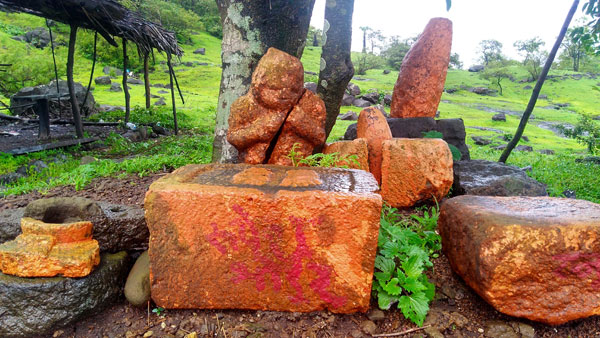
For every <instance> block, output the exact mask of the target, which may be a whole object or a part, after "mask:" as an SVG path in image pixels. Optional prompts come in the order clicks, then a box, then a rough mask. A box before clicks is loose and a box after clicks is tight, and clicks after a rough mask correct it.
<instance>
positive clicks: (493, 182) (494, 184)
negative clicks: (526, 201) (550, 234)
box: [452, 160, 548, 196]
mask: <svg viewBox="0 0 600 338" xmlns="http://www.w3.org/2000/svg"><path fill="white" fill-rule="evenodd" d="M452 192H453V194H455V195H463V194H465V195H480V196H547V195H548V193H547V192H546V186H545V185H543V184H542V183H539V182H538V181H536V180H534V179H533V178H530V177H529V176H527V173H525V172H524V171H523V170H521V169H519V168H518V167H515V166H509V165H506V164H504V163H500V162H492V161H486V160H471V161H459V162H455V163H454V185H453V186H452Z"/></svg>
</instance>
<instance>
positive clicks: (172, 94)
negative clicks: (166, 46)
mask: <svg viewBox="0 0 600 338" xmlns="http://www.w3.org/2000/svg"><path fill="white" fill-rule="evenodd" d="M167 65H168V66H169V79H170V80H171V104H172V105H173V125H174V126H175V135H177V133H178V132H179V128H178V127H177V107H176V105H175V89H174V88H173V74H174V73H175V72H174V71H173V66H172V65H171V54H169V53H167Z"/></svg>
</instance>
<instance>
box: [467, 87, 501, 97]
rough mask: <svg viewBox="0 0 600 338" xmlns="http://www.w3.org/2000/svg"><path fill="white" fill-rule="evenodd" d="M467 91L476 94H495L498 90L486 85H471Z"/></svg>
mask: <svg viewBox="0 0 600 338" xmlns="http://www.w3.org/2000/svg"><path fill="white" fill-rule="evenodd" d="M469 91H471V92H473V93H475V94H478V95H488V96H489V95H494V94H496V93H497V92H498V91H497V90H495V89H490V88H486V87H473V88H470V89H469Z"/></svg>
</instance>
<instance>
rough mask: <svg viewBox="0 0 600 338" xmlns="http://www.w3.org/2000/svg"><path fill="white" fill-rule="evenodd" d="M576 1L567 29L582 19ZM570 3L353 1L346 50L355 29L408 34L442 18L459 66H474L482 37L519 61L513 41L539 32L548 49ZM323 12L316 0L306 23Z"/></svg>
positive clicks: (358, 42) (356, 46)
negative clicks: (448, 27) (450, 28)
mask: <svg viewBox="0 0 600 338" xmlns="http://www.w3.org/2000/svg"><path fill="white" fill-rule="evenodd" d="M584 2H585V0H582V1H581V3H584ZM581 3H580V4H579V8H578V9H577V12H576V14H575V18H574V20H573V21H572V22H571V27H572V26H573V24H574V23H576V22H582V21H581V20H585V16H584V15H583V13H582V11H581V7H582V4H581ZM572 4H573V1H571V0H452V8H451V9H450V11H448V12H447V11H446V1H445V0H354V16H353V19H352V50H353V51H361V50H362V31H361V30H360V29H359V27H362V26H369V27H371V28H373V29H374V30H381V32H382V33H383V35H385V36H394V35H399V36H401V37H402V38H408V37H412V36H416V35H418V34H420V33H421V32H422V31H423V28H425V26H426V25H427V22H428V21H429V19H431V18H434V17H446V18H449V19H450V20H452V22H453V39H452V52H453V53H458V54H459V55H460V60H461V61H462V62H463V64H464V66H465V67H469V66H470V65H473V64H478V61H477V58H478V53H477V49H478V45H479V42H480V41H481V40H488V39H495V40H498V41H500V42H501V43H502V44H503V54H504V55H507V56H508V57H510V58H512V59H517V60H520V59H521V57H520V56H519V54H518V53H517V51H516V50H515V48H514V47H513V43H514V42H515V41H517V40H525V39H530V38H533V37H536V36H539V37H540V38H541V39H542V40H544V41H545V42H546V44H545V46H544V47H543V48H545V49H546V50H547V51H550V49H551V48H552V46H553V45H554V42H555V40H556V36H557V35H558V33H559V31H560V28H561V27H562V24H563V22H564V20H565V18H566V16H567V13H568V11H569V9H570V8H571V5H572ZM324 15H325V0H316V2H315V7H314V10H313V16H312V18H311V25H312V26H314V27H317V28H319V29H323V22H324ZM578 20H579V21H578Z"/></svg>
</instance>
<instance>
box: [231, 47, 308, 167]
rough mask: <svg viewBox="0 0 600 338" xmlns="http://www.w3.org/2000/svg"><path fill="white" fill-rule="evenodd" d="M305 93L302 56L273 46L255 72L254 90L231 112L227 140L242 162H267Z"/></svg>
mask: <svg viewBox="0 0 600 338" xmlns="http://www.w3.org/2000/svg"><path fill="white" fill-rule="evenodd" d="M303 93H304V68H303V67H302V63H301V62H300V60H298V58H295V57H293V56H291V55H289V54H287V53H285V52H282V51H280V50H277V49H275V48H269V50H268V51H267V53H266V54H265V55H264V56H263V57H262V58H261V59H260V61H259V62H258V65H257V66H256V69H255V70H254V73H253V74H252V85H251V89H250V91H248V93H247V94H246V95H244V96H241V97H240V98H238V99H237V100H236V101H235V102H234V103H233V104H232V105H231V110H230V113H229V120H228V123H229V130H228V132H227V141H229V143H231V144H232V145H233V146H234V147H236V149H237V150H238V151H239V153H240V155H239V160H240V161H241V162H245V163H250V164H258V163H264V162H266V160H268V159H267V158H266V153H267V150H268V148H269V145H270V144H271V142H272V140H273V138H274V137H275V135H276V134H277V132H278V131H279V130H280V128H281V125H282V124H283V122H284V121H285V119H286V117H287V116H288V113H289V112H290V110H291V109H292V107H293V106H294V105H296V103H297V102H298V100H299V99H300V97H301V96H302V94H303Z"/></svg>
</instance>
